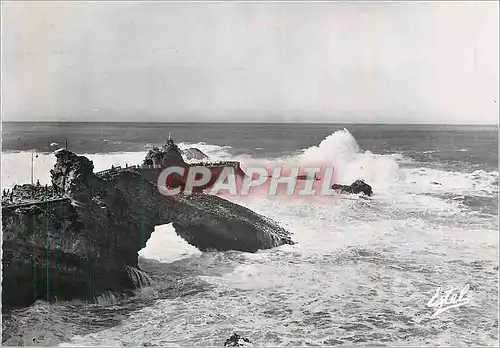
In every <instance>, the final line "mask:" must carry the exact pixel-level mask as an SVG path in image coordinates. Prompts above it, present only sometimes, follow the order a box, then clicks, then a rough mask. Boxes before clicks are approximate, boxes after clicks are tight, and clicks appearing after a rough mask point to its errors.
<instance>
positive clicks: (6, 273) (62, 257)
mask: <svg viewBox="0 0 500 348" xmlns="http://www.w3.org/2000/svg"><path fill="white" fill-rule="evenodd" d="M55 156H56V158H57V162H56V164H55V166H54V168H53V169H52V170H51V178H52V185H51V186H45V187H44V186H39V185H22V186H17V187H15V188H14V189H13V190H12V191H11V192H10V193H9V195H8V196H7V197H4V200H3V202H2V203H3V204H2V227H3V236H2V237H3V247H2V248H3V279H2V289H3V297H2V304H3V308H5V309H7V308H11V307H18V306H26V305H30V304H31V303H33V302H34V301H36V300H37V299H42V300H47V301H52V300H55V299H60V300H66V299H73V298H80V299H86V300H93V299H95V298H96V297H97V296H98V295H99V294H101V293H103V292H106V291H113V292H123V291H126V290H127V289H133V288H134V287H135V286H136V285H137V284H136V282H135V281H134V279H133V277H131V271H130V270H131V269H135V268H138V264H137V262H138V260H137V258H138V251H139V250H141V249H142V248H144V247H145V245H146V242H147V240H148V239H149V237H150V235H151V234H152V232H153V231H154V228H155V226H158V225H163V224H168V223H172V225H173V227H174V228H175V230H176V233H177V234H178V235H179V236H180V237H182V238H183V239H185V240H186V241H187V242H188V243H190V244H191V245H193V246H195V247H197V248H198V249H200V250H202V251H208V250H240V251H245V252H255V251H257V250H259V249H268V248H273V247H276V246H280V245H283V244H294V242H293V241H292V239H291V236H290V233H289V232H288V231H286V230H285V229H283V228H282V227H280V226H279V225H278V224H277V223H276V222H274V221H272V220H270V219H268V218H266V217H264V216H262V215H259V214H257V213H255V212H253V211H251V210H249V209H247V208H244V207H242V206H240V205H238V204H235V203H232V202H230V201H227V200H224V199H222V198H219V197H217V196H212V195H206V194H195V195H190V196H184V195H177V196H164V195H162V194H160V192H159V191H158V188H157V186H156V182H154V181H152V180H151V177H150V176H148V175H146V173H144V172H143V169H142V168H141V167H130V168H127V169H125V170H119V171H111V172H107V173H106V175H98V174H96V173H94V166H93V163H92V162H91V161H90V160H89V159H87V158H86V157H83V156H78V155H76V154H74V153H73V152H71V151H68V150H66V149H60V150H58V151H57V152H56V153H55ZM166 247H168V246H166Z"/></svg>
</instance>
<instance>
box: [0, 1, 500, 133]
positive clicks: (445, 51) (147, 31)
mask: <svg viewBox="0 0 500 348" xmlns="http://www.w3.org/2000/svg"><path fill="white" fill-rule="evenodd" d="M498 13H499V4H498V2H496V1H493V2H478V1H475V2H465V1H463V2H462V1H460V2H451V1H450V2H444V1H443V2H407V3H403V2H350V3H345V2H343V3H342V2H315V3H312V2H287V3H283V2H281V3H279V2H188V3H186V2H184V3H181V2H142V3H139V2H66V1H61V2H28V1H18V2H3V4H2V71H1V72H2V74H1V76H2V118H3V120H4V121H132V122H142V121H144V122H148V121H149V122H189V121H192V122H216V121H217V122H225V121H227V122H328V123H330V122H331V123H335V122H341V123H342V122H343V123H357V122H359V123H445V124H498V94H499V18H498Z"/></svg>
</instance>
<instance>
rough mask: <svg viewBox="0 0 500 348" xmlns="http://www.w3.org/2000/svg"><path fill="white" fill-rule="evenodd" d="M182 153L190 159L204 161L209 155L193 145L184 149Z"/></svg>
mask: <svg viewBox="0 0 500 348" xmlns="http://www.w3.org/2000/svg"><path fill="white" fill-rule="evenodd" d="M182 154H183V155H184V157H185V158H186V159H187V160H188V161H190V160H198V161H202V160H204V159H208V156H207V155H206V154H204V153H203V152H202V151H200V150H198V149H197V148H196V147H191V148H189V149H186V150H184V151H182Z"/></svg>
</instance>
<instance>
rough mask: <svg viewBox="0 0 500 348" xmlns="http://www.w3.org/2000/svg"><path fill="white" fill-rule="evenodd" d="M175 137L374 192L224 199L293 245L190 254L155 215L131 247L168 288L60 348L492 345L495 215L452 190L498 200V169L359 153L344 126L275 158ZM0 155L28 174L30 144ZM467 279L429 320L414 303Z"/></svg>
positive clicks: (124, 158) (100, 159) (98, 163)
mask: <svg viewBox="0 0 500 348" xmlns="http://www.w3.org/2000/svg"><path fill="white" fill-rule="evenodd" d="M180 147H181V148H189V147H197V148H198V149H200V150H201V151H203V152H205V153H206V154H208V155H209V156H211V158H214V159H217V160H229V159H231V160H240V161H242V162H243V163H242V166H243V167H245V166H249V165H251V164H252V163H267V164H268V165H270V166H272V165H275V164H276V163H283V164H284V165H296V164H299V165H301V164H304V165H306V164H308V163H314V164H317V163H324V164H325V165H334V166H335V168H336V171H337V175H338V176H337V178H338V179H339V182H341V183H344V184H350V183H351V182H352V181H354V180H356V179H364V180H365V181H366V182H368V183H369V184H370V185H372V186H373V189H374V196H373V197H372V198H370V199H364V198H362V197H359V196H347V195H342V196H332V197H309V198H304V199H303V200H290V199H288V198H287V197H284V196H277V197H263V196H247V197H229V196H227V197H226V198H227V199H230V200H232V201H234V202H236V203H239V204H241V205H244V206H247V207H249V208H250V209H252V210H254V211H256V212H258V213H261V214H263V215H265V216H268V217H270V218H272V219H274V220H276V221H278V222H279V223H280V224H281V225H282V226H284V227H285V228H287V229H289V230H290V231H291V232H292V233H293V238H294V240H296V241H297V242H298V243H297V244H296V245H293V246H291V245H286V246H282V247H279V248H275V249H271V250H264V251H259V252H257V253H255V254H247V253H239V252H226V253H222V252H212V253H200V252H199V251H198V250H196V249H195V248H194V247H192V246H190V245H189V244H187V243H186V242H185V241H183V240H182V239H180V238H179V237H178V236H177V235H176V234H175V231H174V230H173V227H172V226H171V225H164V226H158V227H156V229H155V232H154V233H153V234H152V236H151V238H150V239H149V240H148V242H147V244H146V247H145V248H144V249H143V250H141V251H140V252H139V255H140V256H141V257H143V258H147V259H155V260H157V261H159V262H160V263H161V265H163V266H162V267H167V268H165V273H167V275H168V272H169V271H168V269H171V270H172V272H173V273H175V274H176V276H178V278H175V280H172V279H170V278H168V281H167V280H165V278H164V277H165V276H166V275H165V274H163V275H161V276H159V275H158V274H156V273H155V272H156V270H157V269H158V267H159V266H155V267H156V268H154V269H153V268H152V266H151V265H148V264H147V263H146V264H145V266H144V267H141V268H142V269H143V270H144V271H146V272H148V267H150V268H149V272H150V273H151V277H152V278H153V281H154V282H155V287H156V289H157V290H158V289H160V290H161V289H162V287H169V288H174V289H176V288H179V289H182V290H179V295H178V296H173V297H172V296H171V297H168V298H165V297H158V298H156V301H154V302H152V303H150V304H148V305H147V306H144V307H143V308H140V309H137V310H134V311H131V312H130V313H129V314H127V316H126V317H125V318H124V319H123V320H122V321H121V323H120V324H119V325H115V326H113V327H110V328H107V329H104V330H101V331H98V332H93V333H90V334H87V335H81V336H75V337H73V340H72V342H71V343H68V344H64V345H65V346H71V345H73V346H77V345H80V346H81V345H93V346H103V345H162V346H163V345H166V346H179V345H197V344H203V345H211V346H220V345H221V344H222V343H223V342H224V340H225V339H226V338H228V337H229V336H230V335H231V334H232V333H233V332H235V331H237V332H238V333H239V334H241V335H242V336H245V337H248V338H250V339H251V340H252V342H254V343H256V344H258V345H259V346H276V345H307V344H315V345H338V344H345V345H356V344H390V345H393V344H397V345H412V344H413V345H418V344H429V342H430V344H448V345H452V344H462V345H464V344H465V345H491V344H494V343H495V342H496V339H497V338H498V337H497V336H496V334H495V332H496V326H495V320H498V314H497V313H496V308H497V304H498V300H497V297H496V296H497V284H498V277H497V273H496V272H495V270H494V267H495V266H497V263H496V260H497V251H498V239H497V238H498V232H497V229H498V222H497V218H498V212H493V213H491V212H490V213H484V212H479V213H478V212H476V211H474V210H473V209H472V207H471V206H470V205H466V204H463V199H465V198H463V199H462V200H459V199H456V198H457V197H476V198H477V197H483V198H485V197H486V198H489V199H493V200H498V171H486V170H475V171H474V170H473V171H468V172H459V171H454V170H444V169H436V168H430V167H428V166H426V165H425V164H419V163H418V162H416V161H414V160H409V159H408V158H406V157H404V156H402V155H400V154H397V153H394V154H385V155H378V154H374V153H371V152H368V151H363V150H361V149H360V147H359V145H358V143H357V141H356V139H355V138H354V137H353V136H352V134H351V133H350V132H349V131H348V130H341V131H338V132H334V133H332V134H331V135H330V136H328V137H326V138H325V139H324V140H323V141H322V142H320V143H319V144H318V146H313V147H310V148H307V149H304V150H303V151H300V152H299V153H298V154H296V155H287V156H282V157H280V158H267V159H254V158H252V157H250V156H245V155H243V156H236V157H234V156H231V155H230V154H229V152H228V150H229V149H228V148H227V147H224V146H216V145H208V144H204V143H197V144H180ZM464 153H466V152H464ZM144 155H145V153H144V152H140V153H139V152H137V153H121V154H94V155H89V156H88V157H89V158H90V159H91V160H93V161H94V165H95V167H96V170H101V169H106V168H109V167H110V166H111V164H113V165H115V166H118V165H122V166H124V164H125V162H127V163H128V164H138V163H141V162H142V159H143V157H144ZM3 156H4V157H3V161H4V163H6V164H7V165H5V164H4V163H3V164H4V165H3V166H2V168H3V169H2V171H3V175H2V184H3V185H4V187H9V186H12V185H13V184H15V183H21V182H27V181H29V176H30V174H29V173H30V172H29V170H30V158H31V154H30V153H5V154H3ZM36 161H39V162H38V164H35V173H36V174H35V177H40V181H41V182H42V183H45V182H48V177H43V175H46V173H47V172H48V170H50V168H51V167H52V165H53V163H54V161H55V158H54V156H53V155H51V154H41V155H40V156H39V157H38V158H37V159H36ZM168 267H170V268H168ZM174 271H175V272H174ZM155 277H156V278H155ZM467 283H470V284H471V290H470V296H471V298H472V299H473V301H472V304H471V305H470V306H468V307H466V306H464V307H462V308H460V309H457V310H450V311H449V312H446V314H443V317H442V319H440V320H437V321H436V320H434V321H431V320H430V319H429V317H430V315H431V314H432V311H431V310H430V309H429V308H427V307H426V303H427V301H428V300H429V299H430V297H431V296H432V295H433V294H434V292H435V289H436V287H438V286H451V285H454V286H456V287H457V288H461V287H463V286H464V285H465V284H467ZM160 292H161V291H160ZM471 328H476V330H475V332H472V331H471Z"/></svg>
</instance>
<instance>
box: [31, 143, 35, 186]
mask: <svg viewBox="0 0 500 348" xmlns="http://www.w3.org/2000/svg"><path fill="white" fill-rule="evenodd" d="M33 171H34V170H33V151H31V185H33Z"/></svg>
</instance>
